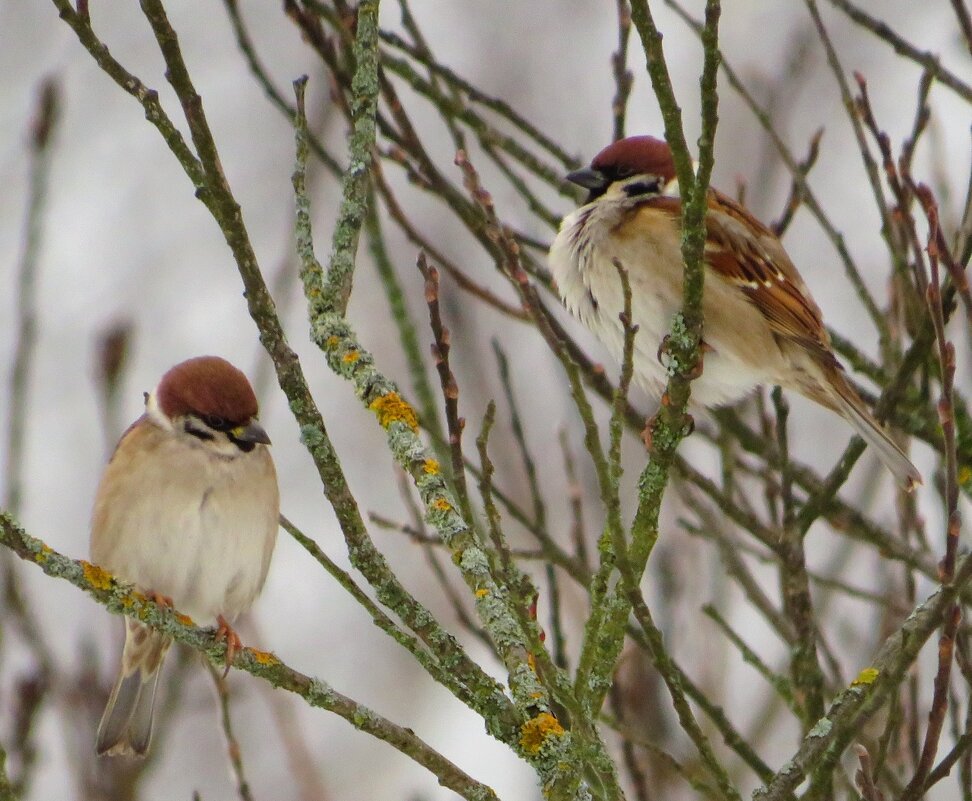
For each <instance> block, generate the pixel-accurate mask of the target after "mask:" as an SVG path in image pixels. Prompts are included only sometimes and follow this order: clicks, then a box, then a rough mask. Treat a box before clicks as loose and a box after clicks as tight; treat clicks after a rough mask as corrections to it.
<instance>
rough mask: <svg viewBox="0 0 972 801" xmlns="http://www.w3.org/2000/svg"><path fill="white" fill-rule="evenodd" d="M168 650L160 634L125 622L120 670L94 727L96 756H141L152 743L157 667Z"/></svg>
mask: <svg viewBox="0 0 972 801" xmlns="http://www.w3.org/2000/svg"><path fill="white" fill-rule="evenodd" d="M168 649H169V640H168V638H167V637H165V636H164V635H162V634H159V633H158V632H156V631H153V630H152V629H149V628H147V627H146V626H143V625H142V624H140V623H137V622H135V621H133V620H126V621H125V650H124V652H123V654H122V667H121V670H120V671H119V674H118V679H117V680H116V681H115V686H114V688H112V691H111V695H110V696H109V698H108V704H107V705H106V706H105V712H104V714H103V715H102V717H101V723H100V724H99V725H98V736H97V740H96V743H95V748H96V750H97V752H98V754H99V755H106V756H121V755H127V756H144V755H145V753H146V752H147V751H148V748H149V743H151V741H152V718H153V711H154V708H155V692H156V689H157V688H158V683H159V668H160V667H161V666H162V660H163V659H164V658H165V653H166V651H167V650H168Z"/></svg>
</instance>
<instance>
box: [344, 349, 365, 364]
mask: <svg viewBox="0 0 972 801" xmlns="http://www.w3.org/2000/svg"><path fill="white" fill-rule="evenodd" d="M360 358H361V354H360V353H358V351H356V350H349V351H348V352H347V353H345V354H344V355H343V356H342V357H341V361H342V362H344V363H345V364H354V363H355V362H356V361H358V359H360Z"/></svg>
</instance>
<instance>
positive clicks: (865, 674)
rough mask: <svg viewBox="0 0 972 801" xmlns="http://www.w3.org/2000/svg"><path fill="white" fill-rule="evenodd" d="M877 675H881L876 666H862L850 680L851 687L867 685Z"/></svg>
mask: <svg viewBox="0 0 972 801" xmlns="http://www.w3.org/2000/svg"><path fill="white" fill-rule="evenodd" d="M879 675H881V671H880V670H878V669H877V668H872V667H870V668H864V670H862V671H861V672H860V673H858V674H857V678H856V679H854V681H852V682H851V687H861V686H867V685H868V684H873V683H874V680H875V679H876V678H877V677H878V676H879Z"/></svg>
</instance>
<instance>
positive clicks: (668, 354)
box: [655, 334, 715, 381]
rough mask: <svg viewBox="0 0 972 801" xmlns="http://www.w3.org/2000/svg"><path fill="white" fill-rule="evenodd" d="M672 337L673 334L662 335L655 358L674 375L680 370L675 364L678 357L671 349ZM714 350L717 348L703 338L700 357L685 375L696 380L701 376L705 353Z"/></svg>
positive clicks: (691, 379) (700, 344) (700, 345)
mask: <svg viewBox="0 0 972 801" xmlns="http://www.w3.org/2000/svg"><path fill="white" fill-rule="evenodd" d="M671 339H672V336H671V334H665V336H664V337H662V341H661V344H660V345H659V346H658V352H657V353H656V354H655V358H657V359H658V363H659V364H661V365H662V367H664V368H665V370H666V371H667V372H668V374H669V375H673V374H674V373H675V372H677V371H678V370H677V367H675V365H674V361H675V358H676V357H675V355H674V354H673V353H672V350H671ZM714 350H715V348H713V347H712V346H711V345H710V344H709V343H708V342H706V341H705V340H704V339H703V340H702V341H701V342H700V343H699V358H698V359H697V360H696V362H695V364H694V365H693V367H692V369H691V370H689V371H688V372H687V373H683V377H684V378H687V379H688V380H689V381H694V380H695V379H696V378H698V377H699V376H701V375H702V369H703V367H704V366H705V354H706V353H711V352H712V351H714ZM673 367H674V371H673Z"/></svg>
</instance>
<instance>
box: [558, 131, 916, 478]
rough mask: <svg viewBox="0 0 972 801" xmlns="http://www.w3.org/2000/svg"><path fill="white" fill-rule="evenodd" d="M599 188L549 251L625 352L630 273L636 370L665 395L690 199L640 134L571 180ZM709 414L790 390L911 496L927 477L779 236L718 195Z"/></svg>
mask: <svg viewBox="0 0 972 801" xmlns="http://www.w3.org/2000/svg"><path fill="white" fill-rule="evenodd" d="M567 178H568V180H570V181H573V182H574V183H576V184H579V185H580V186H582V187H584V188H585V189H587V190H588V191H589V194H588V197H587V202H586V203H585V204H584V205H583V206H581V207H580V208H579V209H577V210H576V211H574V212H572V213H571V214H568V215H567V216H566V217H565V218H564V220H563V222H562V223H561V225H560V232H559V233H558V234H557V238H556V239H555V240H554V243H553V246H552V247H551V248H550V268H551V270H552V271H553V275H554V278H556V280H557V285H558V286H559V288H560V294H561V296H562V297H563V300H564V303H565V304H566V306H567V308H568V309H570V311H571V312H572V313H573V314H575V315H576V316H577V317H579V318H580V320H581V322H582V323H584V325H586V326H587V327H588V328H590V329H591V331H593V332H594V334H596V335H597V337H598V338H599V339H601V340H602V341H603V342H604V343H605V344H606V345H607V346H608V347H609V348H611V349H612V350H613V352H614V353H615V355H616V356H618V357H620V354H621V352H622V347H623V343H624V328H623V326H622V324H621V322H620V320H619V318H618V315H619V314H620V313H621V312H622V311H623V309H624V298H623V291H622V285H621V279H620V276H619V275H618V270H617V266H616V263H615V262H618V263H620V264H621V266H622V267H624V269H626V270H627V273H628V280H629V282H630V285H631V296H632V297H631V312H632V318H633V320H632V321H633V323H634V324H636V325H637V326H638V334H637V336H636V337H635V343H634V348H635V349H634V374H635V377H636V379H637V381H638V382H639V383H640V384H641V385H642V386H643V387H644V388H645V389H646V390H648V391H649V392H651V393H653V394H655V395H659V394H660V393H661V391H662V390H663V388H664V386H665V382H666V380H667V373H666V368H665V366H664V365H663V364H662V363H661V362H660V360H659V357H658V354H659V348H660V346H661V344H662V342H663V339H664V337H665V335H666V334H667V332H668V330H669V327H670V325H671V322H672V317H673V315H674V314H675V313H676V312H677V311H678V310H679V309H680V308H681V306H682V254H681V242H680V238H681V228H680V226H681V217H680V214H681V200H680V199H679V192H678V182H677V180H676V178H675V166H674V163H673V162H672V154H671V150H670V149H669V147H668V145H667V144H666V143H665V142H663V141H661V140H659V139H655V138H653V137H650V136H633V137H630V138H628V139H622V140H620V141H618V142H615V143H614V144H612V145H610V146H608V147H606V148H605V149H604V150H602V151H601V152H600V153H598V154H597V156H596V157H595V158H594V160H593V161H592V162H591V166H590V167H589V168H587V169H583V170H578V171H577V172H573V173H571V174H570V175H568V176H567ZM707 202H708V211H707V213H706V242H705V267H706V272H705V292H704V297H703V301H702V310H703V314H704V318H705V329H704V333H703V337H704V353H705V356H704V362H705V365H704V367H705V369H704V371H703V373H702V375H701V376H700V377H699V378H698V379H696V380H695V381H694V382H693V384H692V400H693V402H695V403H696V404H698V405H700V406H717V405H719V404H723V403H728V402H730V401H734V400H736V399H737V398H739V397H741V396H742V395H744V394H746V393H747V392H749V391H750V390H751V389H752V388H753V387H754V386H756V385H757V384H779V385H780V386H782V387H784V388H786V389H792V390H795V391H796V392H799V393H800V394H801V395H803V396H805V397H807V398H809V399H810V400H813V401H816V402H817V403H819V404H820V405H821V406H825V407H826V408H828V409H831V410H832V411H835V412H837V414H839V415H841V416H842V417H843V418H844V419H845V420H847V422H849V423H850V424H851V426H852V427H853V428H854V430H855V431H856V432H857V433H858V434H860V436H861V437H863V438H864V440H865V441H866V442H867V443H868V444H869V445H870V446H871V447H873V448H874V449H875V451H876V452H877V455H878V457H879V458H880V459H881V461H882V462H883V463H884V464H885V465H886V466H887V468H888V469H889V470H890V471H891V473H892V474H893V475H894V477H895V479H897V481H898V482H900V484H901V485H902V486H904V487H905V488H906V489H912V488H913V487H914V486H915V485H916V484H920V483H921V475H920V474H919V473H918V471H917V470H916V469H915V466H914V465H913V464H911V462H910V461H909V460H908V457H907V456H905V455H904V453H902V451H901V449H900V448H898V446H897V445H895V444H894V443H893V442H892V441H891V440H890V439H889V438H888V435H887V434H886V433H885V432H884V430H883V429H882V428H881V426H880V424H879V423H878V422H877V421H876V420H875V419H874V417H873V416H872V415H871V413H870V412H869V411H868V409H867V407H865V405H864V403H863V402H862V401H861V399H860V397H859V396H858V394H857V392H855V391H854V389H853V388H852V387H851V385H850V384H849V383H848V382H847V380H846V379H845V378H844V373H843V368H842V367H841V365H840V363H839V362H838V361H837V359H836V357H835V356H834V354H833V351H832V350H831V347H830V337H829V336H828V334H827V331H826V329H825V328H824V326H823V319H822V317H821V315H820V309H819V308H818V307H817V304H816V303H814V301H813V298H812V297H810V293H809V291H808V290H807V287H806V284H804V283H803V279H802V278H801V277H800V274H799V273H798V272H797V269H796V267H794V266H793V262H791V261H790V258H789V256H787V254H786V251H785V250H784V249H783V245H782V244H781V243H780V241H779V239H777V238H776V236H775V235H774V234H773V233H772V231H770V230H769V229H768V228H767V227H766V226H765V225H763V224H762V223H760V222H759V220H757V219H755V218H754V217H753V216H752V215H751V214H750V213H749V212H748V211H746V209H744V208H743V207H742V206H740V205H739V204H738V203H735V202H733V201H732V200H730V199H729V198H728V197H726V196H725V195H723V194H722V193H721V192H718V191H716V190H714V189H709V192H708V199H707Z"/></svg>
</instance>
